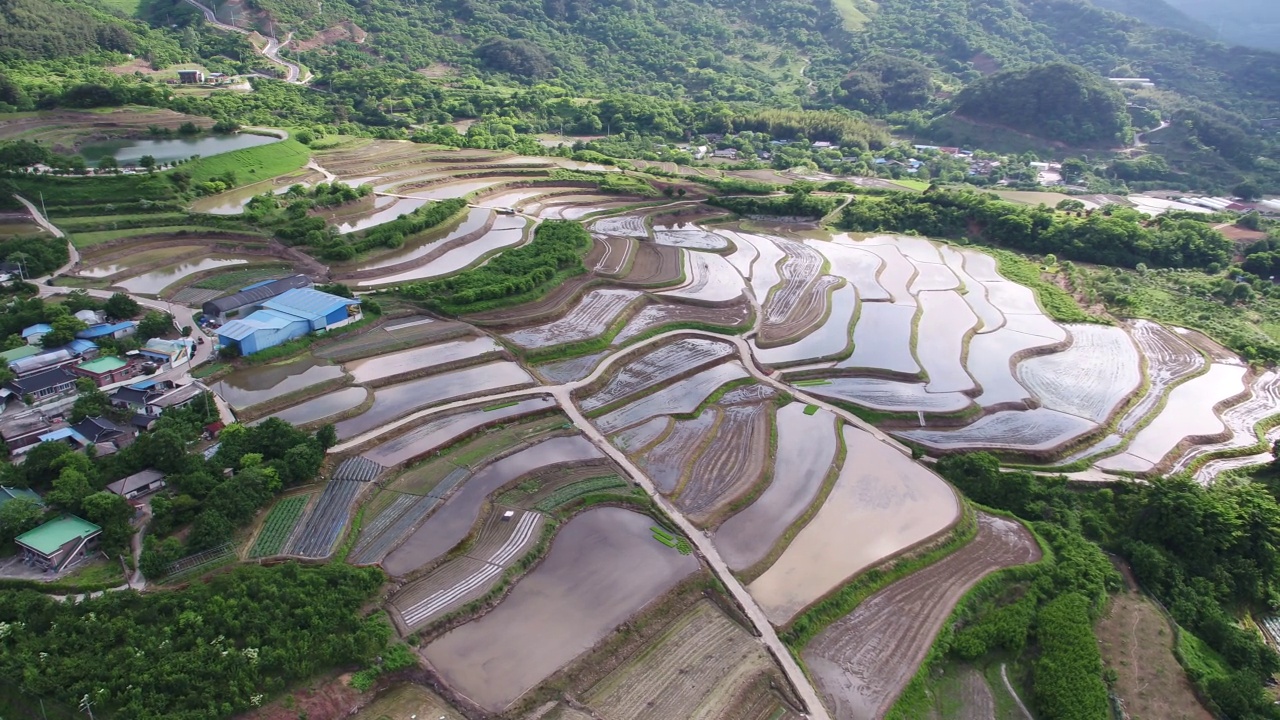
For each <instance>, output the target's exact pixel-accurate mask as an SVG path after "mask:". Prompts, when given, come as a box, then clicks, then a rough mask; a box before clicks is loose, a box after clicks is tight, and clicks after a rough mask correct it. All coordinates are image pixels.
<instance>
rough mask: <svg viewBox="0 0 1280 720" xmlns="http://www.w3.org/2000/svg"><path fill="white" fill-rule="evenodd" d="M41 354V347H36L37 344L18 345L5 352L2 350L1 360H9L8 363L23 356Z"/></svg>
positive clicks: (0, 353)
mask: <svg viewBox="0 0 1280 720" xmlns="http://www.w3.org/2000/svg"><path fill="white" fill-rule="evenodd" d="M39 354H40V348H38V347H36V346H35V345H23V346H22V347H16V348H14V349H12V350H5V351H4V352H0V360H3V361H4V362H7V363H11V362H13V361H14V360H21V359H22V358H25V357H31V356H32V355H39Z"/></svg>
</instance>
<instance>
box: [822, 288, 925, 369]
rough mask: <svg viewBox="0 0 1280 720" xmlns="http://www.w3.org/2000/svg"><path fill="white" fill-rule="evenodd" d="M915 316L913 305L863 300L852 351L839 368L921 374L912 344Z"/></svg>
mask: <svg viewBox="0 0 1280 720" xmlns="http://www.w3.org/2000/svg"><path fill="white" fill-rule="evenodd" d="M915 316H916V307H915V305H914V304H912V305H905V304H904V305H899V304H897V303H863V304H862V310H861V312H860V313H859V315H858V323H857V324H856V325H855V326H854V328H853V354H852V355H850V356H849V357H848V358H847V359H845V360H842V361H840V362H839V363H837V364H836V367H838V368H869V369H874V370H889V371H892V372H898V373H904V374H909V375H914V374H916V373H919V372H920V364H919V363H917V362H916V359H915V355H914V353H913V351H912V347H911V331H912V323H913V321H914V319H915Z"/></svg>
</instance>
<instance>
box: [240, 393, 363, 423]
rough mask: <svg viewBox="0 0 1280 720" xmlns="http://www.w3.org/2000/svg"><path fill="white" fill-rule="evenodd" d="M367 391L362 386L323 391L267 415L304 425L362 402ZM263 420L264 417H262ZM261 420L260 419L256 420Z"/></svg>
mask: <svg viewBox="0 0 1280 720" xmlns="http://www.w3.org/2000/svg"><path fill="white" fill-rule="evenodd" d="M367 395H368V391H367V390H365V389H364V388H362V387H349V388H343V389H341V390H338V391H336V392H331V393H325V394H324V395H321V396H320V397H318V398H313V399H311V400H308V401H306V402H304V403H299V404H297V405H294V406H293V407H290V408H285V409H284V410H281V411H280V412H277V413H272V414H271V415H268V416H267V417H274V418H280V419H281V420H284V421H285V422H287V423H289V424H290V425H305V424H307V423H310V422H315V421H317V420H323V419H324V418H327V417H329V416H331V415H337V414H338V413H340V412H342V411H343V410H350V409H351V408H353V407H355V406H357V405H359V404H360V403H362V402H364V399H365V397H366V396H367ZM263 419H264V420H265V419H266V418H263ZM257 422H261V420H259V421H256V422H255V423H254V424H257Z"/></svg>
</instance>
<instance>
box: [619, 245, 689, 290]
mask: <svg viewBox="0 0 1280 720" xmlns="http://www.w3.org/2000/svg"><path fill="white" fill-rule="evenodd" d="M680 253H681V250H680V248H678V247H672V246H670V245H658V244H657V243H652V242H641V243H636V247H635V252H634V253H633V258H632V260H631V268H630V269H629V270H628V271H627V274H626V275H623V276H622V277H621V278H619V282H621V283H623V284H626V285H644V286H646V287H648V286H653V287H658V286H662V285H671V284H674V283H675V282H677V281H679V280H680Z"/></svg>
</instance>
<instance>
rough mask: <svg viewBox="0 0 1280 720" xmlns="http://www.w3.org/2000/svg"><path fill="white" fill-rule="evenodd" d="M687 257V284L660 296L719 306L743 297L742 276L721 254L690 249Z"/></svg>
mask: <svg viewBox="0 0 1280 720" xmlns="http://www.w3.org/2000/svg"><path fill="white" fill-rule="evenodd" d="M686 257H687V258H688V262H687V266H688V268H689V270H688V275H689V283H688V284H687V285H685V286H683V287H680V288H677V289H675V290H667V291H665V292H662V293H661V294H662V295H665V296H667V297H674V298H684V299H687V300H692V301H697V302H704V303H709V304H712V305H720V304H724V303H729V302H733V301H734V300H736V299H737V298H739V297H741V296H742V291H743V282H742V276H741V275H739V274H738V271H737V270H735V269H734V268H733V265H730V264H729V261H728V260H726V259H725V258H724V256H723V255H713V254H711V253H704V252H690V253H688V254H687V255H686Z"/></svg>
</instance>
